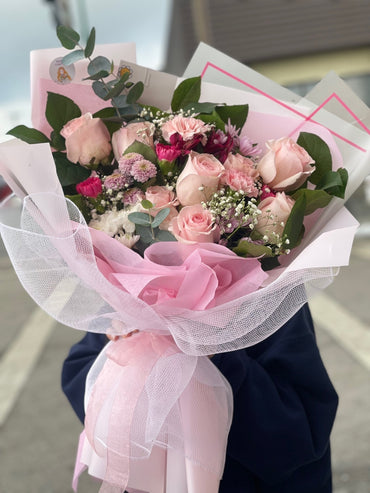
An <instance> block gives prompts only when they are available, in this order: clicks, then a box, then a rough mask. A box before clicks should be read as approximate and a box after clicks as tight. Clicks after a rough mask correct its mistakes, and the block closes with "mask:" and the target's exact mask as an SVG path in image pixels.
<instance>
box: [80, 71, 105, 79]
mask: <svg viewBox="0 0 370 493" xmlns="http://www.w3.org/2000/svg"><path fill="white" fill-rule="evenodd" d="M108 75H109V72H107V71H106V70H99V72H96V74H94V75H90V77H84V79H83V80H100V79H104V78H105V77H108Z"/></svg>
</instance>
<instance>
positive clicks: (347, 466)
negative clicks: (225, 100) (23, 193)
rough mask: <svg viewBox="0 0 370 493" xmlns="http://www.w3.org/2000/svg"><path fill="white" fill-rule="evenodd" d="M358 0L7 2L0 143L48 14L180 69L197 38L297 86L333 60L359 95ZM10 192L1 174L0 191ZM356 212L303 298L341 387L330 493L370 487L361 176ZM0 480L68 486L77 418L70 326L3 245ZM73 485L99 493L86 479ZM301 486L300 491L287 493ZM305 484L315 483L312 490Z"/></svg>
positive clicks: (24, 99)
mask: <svg viewBox="0 0 370 493" xmlns="http://www.w3.org/2000/svg"><path fill="white" fill-rule="evenodd" d="M369 21H370V2H368V1H367V0H228V1H227V2H226V1H225V0H158V1H156V2H154V1H153V0H141V1H140V2H132V1H130V2H129V1H126V0H104V2H102V1H98V0H12V1H11V2H3V4H2V8H1V16H0V41H1V42H0V60H1V61H2V67H3V69H2V77H0V142H1V141H5V140H7V139H8V138H9V137H7V136H6V135H5V133H6V131H7V130H9V129H10V128H12V127H13V126H15V125H17V124H21V123H22V124H26V125H31V123H30V85H29V52H30V50H36V49H42V48H53V47H58V46H59V41H58V39H57V38H56V35H55V28H56V26H57V24H67V25H70V26H72V27H73V28H75V29H76V30H77V31H79V32H80V33H81V35H82V38H85V39H86V37H87V35H88V33H89V31H90V29H91V27H92V26H95V27H96V29H97V42H98V43H118V42H126V41H134V42H136V45H137V61H138V63H139V64H141V65H145V66H148V67H151V68H154V69H157V70H162V71H166V72H169V73H174V74H177V75H181V74H182V72H183V71H184V69H185V67H186V65H187V63H188V62H189V60H190V58H191V55H192V53H193V51H194V50H195V48H196V47H197V45H198V43H199V41H204V42H206V43H207V44H209V45H211V46H214V47H215V48H217V49H219V50H220V51H223V52H224V53H226V54H228V55H230V56H231V57H233V58H235V59H237V60H239V61H241V62H243V63H246V64H248V65H250V66H251V67H252V68H254V69H255V70H257V71H258V72H260V73H262V74H263V75H266V76H267V77H269V78H271V79H273V80H274V81H276V82H278V83H279V84H281V85H283V86H285V87H287V88H290V89H291V90H293V91H295V92H297V93H298V94H300V95H305V94H306V93H307V92H308V91H309V90H310V89H311V88H312V87H313V86H314V85H315V83H317V82H318V81H319V80H320V79H321V78H322V77H323V76H325V74H326V73H328V72H329V71H331V70H334V71H335V72H336V73H337V74H338V75H339V76H341V77H342V78H343V79H344V80H345V81H346V82H347V83H348V84H349V86H350V87H351V88H352V89H353V91H354V92H355V93H356V94H357V95H358V96H359V97H360V98H361V99H362V100H363V101H364V102H365V103H366V104H367V105H370V29H369ZM7 193H8V190H7V187H6V184H5V183H4V181H3V180H2V179H1V177H0V200H1V199H2V198H3V197H4V196H5V195H6V194H7ZM347 206H348V208H349V210H350V211H351V212H352V213H353V214H354V216H355V217H356V218H357V219H358V221H359V222H360V227H359V229H358V232H357V234H356V238H355V242H354V246H353V251H352V256H351V261H350V265H349V267H346V268H343V269H342V270H341V273H340V274H339V277H338V278H337V279H335V281H334V283H333V284H332V285H331V286H330V287H329V288H328V289H327V290H326V291H325V292H324V293H322V294H320V295H319V296H317V297H316V298H314V300H313V301H312V303H311V308H312V312H313V316H314V319H315V324H316V328H317V336H318V342H319V347H320V350H321V353H322V357H323V359H324V361H325V364H326V366H327V369H328V372H329V374H330V376H331V378H332V380H333V382H334V385H335V387H336V389H337V392H338V393H339V396H340V407H339V411H338V416H337V420H336V423H335V427H334V431H333V436H332V451H333V470H334V492H335V493H369V491H370V418H369V416H370V413H369V411H370V379H369V372H370V312H369V305H368V297H369V295H368V293H369V288H370V285H369V277H368V275H369V272H370V269H369V262H370V182H369V178H368V179H367V180H365V182H364V184H363V185H362V186H361V187H360V188H359V189H358V190H357V192H356V193H355V194H354V195H353V196H352V197H351V199H350V200H349V201H348V204H347ZM0 317H1V322H2V323H1V329H0V491H1V492H4V493H5V492H6V493H21V492H22V493H23V492H24V491H27V492H28V493H53V492H54V493H56V492H58V493H68V492H70V491H72V490H71V487H70V482H71V477H72V472H73V464H74V457H75V450H76V444H77V438H78V434H79V432H80V431H81V425H80V424H79V422H78V420H77V418H76V417H75V416H74V414H73V412H72V410H71V409H70V407H69V404H68V403H67V401H66V399H65V397H64V396H63V394H62V393H61V390H60V383H59V382H60V371H61V365H62V362H63V359H64V358H65V356H66V354H67V353H68V350H69V347H70V346H71V344H73V342H75V341H77V340H78V339H79V338H80V337H81V334H79V333H77V331H74V330H72V329H70V328H67V327H61V326H59V325H58V324H56V323H54V322H53V321H52V320H50V319H49V318H48V316H47V315H45V314H43V313H42V312H41V311H40V310H39V309H38V308H37V307H36V306H35V304H34V303H33V301H32V300H31V299H30V298H29V297H28V295H27V294H26V293H25V292H24V291H23V289H22V287H21V286H20V285H19V282H18V281H17V279H16V277H15V275H14V273H13V270H12V267H11V265H10V261H9V259H8V257H7V255H6V252H5V250H4V248H3V246H2V245H1V244H0ZM79 491H81V492H82V493H87V492H91V493H93V492H94V491H98V486H97V485H96V484H95V483H94V482H93V481H92V480H91V479H90V478H88V477H87V476H85V477H83V479H82V481H81V488H80V489H79ZM297 493H299V492H297ZM313 493H314V492H313Z"/></svg>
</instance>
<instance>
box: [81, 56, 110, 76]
mask: <svg viewBox="0 0 370 493" xmlns="http://www.w3.org/2000/svg"><path fill="white" fill-rule="evenodd" d="M110 67H111V62H110V60H108V58H106V57H105V56H97V57H96V58H93V59H92V60H91V62H90V63H89V65H88V66H87V72H88V74H89V75H90V76H91V75H95V74H97V73H98V72H101V71H103V70H104V72H108V73H110Z"/></svg>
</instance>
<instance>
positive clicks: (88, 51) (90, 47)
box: [85, 27, 95, 58]
mask: <svg viewBox="0 0 370 493" xmlns="http://www.w3.org/2000/svg"><path fill="white" fill-rule="evenodd" d="M94 48H95V27H93V28H92V29H91V31H90V34H89V37H88V38H87V42H86V47H85V57H86V58H90V57H91V55H92V54H93V51H94Z"/></svg>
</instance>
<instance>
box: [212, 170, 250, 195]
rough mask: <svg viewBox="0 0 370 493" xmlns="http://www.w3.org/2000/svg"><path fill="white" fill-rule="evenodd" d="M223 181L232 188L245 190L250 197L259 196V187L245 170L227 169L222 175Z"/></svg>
mask: <svg viewBox="0 0 370 493" xmlns="http://www.w3.org/2000/svg"><path fill="white" fill-rule="evenodd" d="M221 183H222V184H223V185H227V186H228V187H230V188H231V189H232V190H236V191H243V192H244V193H245V194H246V195H247V196H248V197H257V196H258V188H257V187H256V185H255V182H254V180H253V178H251V177H250V176H249V175H248V174H247V173H245V172H244V171H239V170H237V169H226V170H225V172H224V174H223V175H222V176H221Z"/></svg>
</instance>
